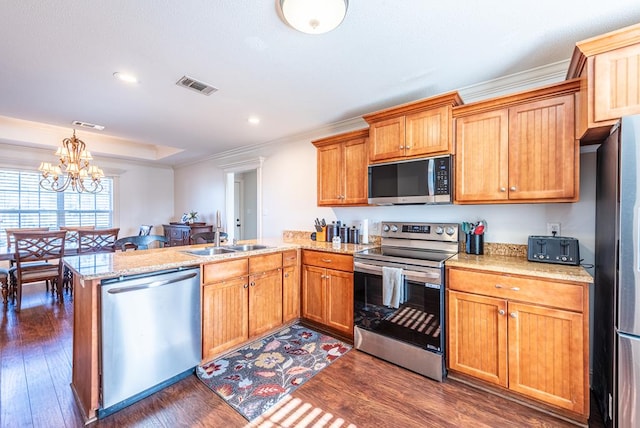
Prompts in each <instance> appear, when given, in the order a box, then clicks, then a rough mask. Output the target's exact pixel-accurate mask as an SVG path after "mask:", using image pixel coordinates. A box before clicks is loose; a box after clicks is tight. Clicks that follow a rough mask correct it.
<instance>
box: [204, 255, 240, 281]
mask: <svg viewBox="0 0 640 428" xmlns="http://www.w3.org/2000/svg"><path fill="white" fill-rule="evenodd" d="M247 260H248V259H246V258H244V259H237V260H229V261H224V262H218V263H209V264H206V265H203V266H202V283H203V284H211V283H213V282H218V281H222V280H223V279H229V278H237V277H239V276H243V275H247V273H248V263H247Z"/></svg>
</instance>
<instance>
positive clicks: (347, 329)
mask: <svg viewBox="0 0 640 428" xmlns="http://www.w3.org/2000/svg"><path fill="white" fill-rule="evenodd" d="M326 281H327V286H326V293H327V298H326V305H327V307H326V321H325V323H324V324H325V325H327V326H328V327H331V328H333V329H334V330H337V331H339V332H341V333H344V334H345V335H346V336H347V337H349V338H353V273H350V272H342V271H339V270H327V275H326Z"/></svg>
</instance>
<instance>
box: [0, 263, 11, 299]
mask: <svg viewBox="0 0 640 428" xmlns="http://www.w3.org/2000/svg"><path fill="white" fill-rule="evenodd" d="M0 287H2V301H3V302H4V304H5V305H6V304H7V301H8V300H7V299H8V296H9V270H8V269H5V268H0Z"/></svg>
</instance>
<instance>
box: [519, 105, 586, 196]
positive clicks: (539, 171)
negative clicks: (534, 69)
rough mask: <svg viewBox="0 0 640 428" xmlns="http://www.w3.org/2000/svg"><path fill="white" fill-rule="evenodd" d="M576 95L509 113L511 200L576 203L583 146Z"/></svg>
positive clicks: (527, 106)
mask: <svg viewBox="0 0 640 428" xmlns="http://www.w3.org/2000/svg"><path fill="white" fill-rule="evenodd" d="M573 119H574V110H573V95H564V96H558V97H554V98H551V99H546V100H541V101H536V102H532V103H527V104H522V105H518V106H515V107H511V108H510V109H509V189H508V191H509V199H511V200H526V201H531V200H546V199H555V200H560V199H573V198H574V196H576V187H577V183H576V181H577V180H578V176H577V171H578V165H579V159H578V157H579V145H578V144H577V143H576V140H575V138H574V132H573V130H574V126H573Z"/></svg>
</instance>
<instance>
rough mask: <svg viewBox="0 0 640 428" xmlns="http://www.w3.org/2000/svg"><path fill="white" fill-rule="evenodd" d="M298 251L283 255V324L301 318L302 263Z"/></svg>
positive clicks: (286, 252)
mask: <svg viewBox="0 0 640 428" xmlns="http://www.w3.org/2000/svg"><path fill="white" fill-rule="evenodd" d="M298 252H299V251H298V250H288V251H285V252H283V253H282V322H283V323H286V322H289V321H293V320H295V319H298V318H300V263H299V257H298Z"/></svg>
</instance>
